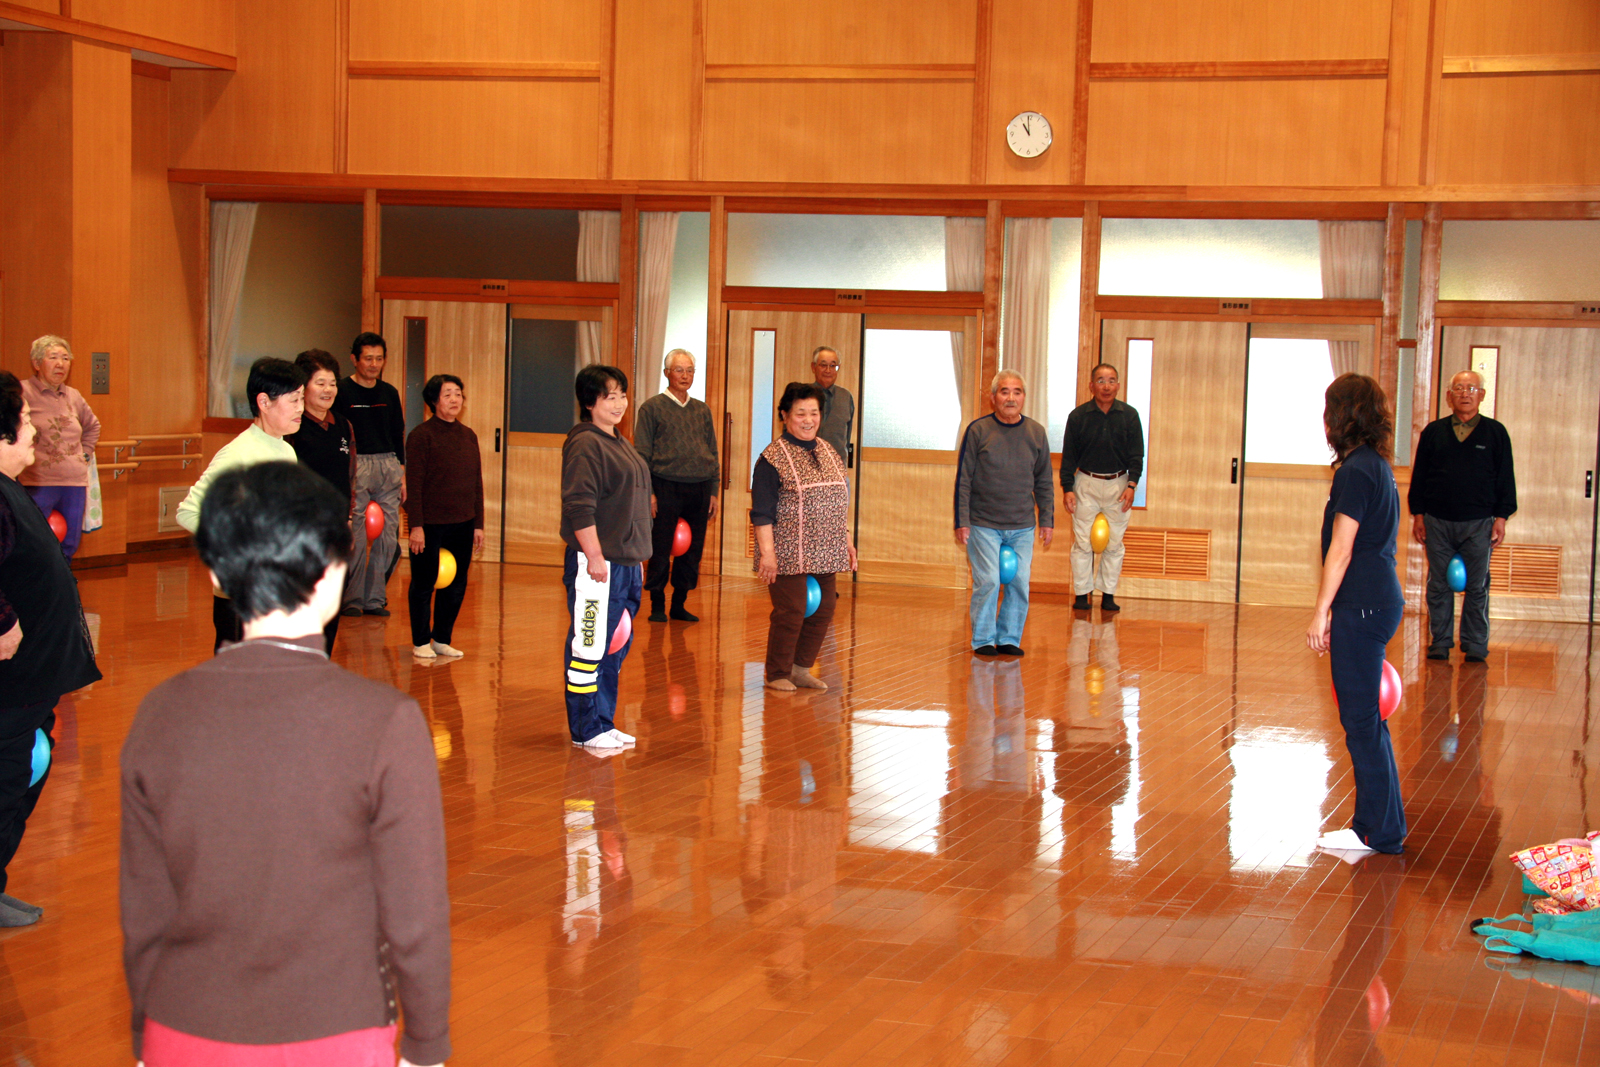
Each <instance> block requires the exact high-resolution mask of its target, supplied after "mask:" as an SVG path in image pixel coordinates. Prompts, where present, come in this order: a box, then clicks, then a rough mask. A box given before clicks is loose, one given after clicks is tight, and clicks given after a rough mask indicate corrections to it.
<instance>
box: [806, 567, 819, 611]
mask: <svg viewBox="0 0 1600 1067" xmlns="http://www.w3.org/2000/svg"><path fill="white" fill-rule="evenodd" d="M821 606H822V586H820V585H818V584H817V580H816V579H815V578H813V577H811V575H809V574H808V575H806V618H808V619H809V618H811V616H813V615H815V614H816V613H817V609H818V608H820V607H821Z"/></svg>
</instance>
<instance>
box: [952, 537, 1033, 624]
mask: <svg viewBox="0 0 1600 1067" xmlns="http://www.w3.org/2000/svg"><path fill="white" fill-rule="evenodd" d="M1033 534H1034V527H1032V526H1029V527H1028V528H1026V529H1023V530H991V529H989V528H988V527H986V526H971V527H968V534H967V562H968V563H969V564H971V565H972V647H973V648H982V647H983V646H984V645H1017V646H1021V644H1022V628H1023V627H1024V626H1026V625H1027V624H1028V572H1029V570H1031V569H1032V567H1033ZM1001 545H1010V546H1011V550H1012V551H1013V552H1015V553H1016V554H1017V576H1016V577H1015V578H1013V579H1011V584H1010V585H1008V586H1006V598H1005V601H1004V602H1003V603H1001V604H1000V612H999V617H998V619H997V618H996V616H995V601H996V600H998V599H999V597H1000V546H1001Z"/></svg>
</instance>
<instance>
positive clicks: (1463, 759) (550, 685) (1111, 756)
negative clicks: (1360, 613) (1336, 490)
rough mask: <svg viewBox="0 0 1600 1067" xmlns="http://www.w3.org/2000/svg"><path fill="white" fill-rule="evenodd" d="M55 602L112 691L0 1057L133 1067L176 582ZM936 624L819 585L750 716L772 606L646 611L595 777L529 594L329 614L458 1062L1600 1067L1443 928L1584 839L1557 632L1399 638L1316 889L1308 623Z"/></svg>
mask: <svg viewBox="0 0 1600 1067" xmlns="http://www.w3.org/2000/svg"><path fill="white" fill-rule="evenodd" d="M80 577H81V588H82V591H83V599H84V603H85V605H86V607H87V609H88V610H89V611H90V612H92V613H94V615H95V616H97V617H98V624H97V625H98V640H99V649H100V665H101V669H102V670H103V671H104V672H105V676H106V677H105V680H104V681H102V682H100V683H98V684H96V685H95V686H93V687H92V688H91V689H89V690H86V691H84V692H83V693H81V694H79V695H78V696H77V697H76V698H75V699H69V700H68V701H67V702H65V703H64V705H63V708H62V711H61V714H60V720H61V725H60V727H59V728H58V733H59V737H60V747H59V748H58V749H57V750H56V751H57V768H56V770H55V772H54V775H53V777H52V779H51V783H50V786H49V788H48V789H47V790H46V792H45V794H44V798H43V800H42V802H41V804H40V807H39V810H38V812H37V813H36V814H35V816H34V818H33V820H32V822H31V823H30V825H29V830H28V836H27V838H26V839H25V840H24V842H23V844H22V849H21V852H20V854H19V855H18V858H17V860H16V861H15V863H14V864H13V867H12V891H13V892H14V893H15V894H16V895H18V896H20V897H22V898H23V899H26V900H30V901H33V902H35V903H38V904H41V905H43V906H44V908H45V909H46V910H45V918H44V920H43V922H41V923H40V924H39V925H38V926H36V927H32V928H29V929H24V930H16V931H7V932H5V933H3V934H0V1063H16V1064H32V1065H39V1067H46V1065H48V1067H57V1065H60V1067H66V1065H73V1067H89V1065H97V1064H116V1065H119V1067H123V1065H126V1064H129V1063H131V1062H132V1061H131V1059H130V1058H129V1056H128V1054H127V1048H128V1046H127V1043H126V1026H127V1018H128V1008H127V998H126V994H125V992H124V988H123V984H122V978H121V963H120V948H121V945H120V937H119V934H118V928H117V920H116V872H117V818H118V816H117V794H116V780H117V753H118V750H119V748H120V746H121V743H122V739H123V736H124V734H125V733H126V731H127V728H128V724H129V721H130V719H131V717H132V715H133V713H134V709H135V708H136V706H137V704H138V701H139V699H140V698H141V697H142V696H143V695H144V693H145V692H146V691H147V690H149V689H150V687H151V686H153V685H154V684H155V683H156V682H158V681H160V680H161V679H163V678H165V677H167V676H169V675H171V674H173V673H175V672H176V671H178V670H180V669H182V668H185V667H187V666H190V665H192V664H194V663H196V662H199V661H200V660H202V659H203V658H205V657H206V656H208V655H209V654H210V643H211V623H210V594H209V589H208V586H207V583H206V580H205V576H204V573H203V571H202V570H201V569H200V568H199V566H198V564H196V563H194V562H193V561H192V560H189V559H175V560H172V561H168V562H159V563H139V564H135V565H131V566H129V567H128V568H127V570H126V573H107V572H95V571H86V572H83V573H82V574H81V576H80ZM403 583H404V570H403V569H402V571H401V573H400V574H399V575H397V577H396V580H395V582H394V584H393V586H392V587H391V594H390V595H391V603H393V604H395V605H396V606H397V607H399V606H401V605H403V603H404V584H403ZM964 601H965V596H964V594H962V593H960V592H957V591H951V590H931V589H913V588H903V587H894V586H885V585H863V586H857V587H855V589H854V590H853V595H852V592H850V591H847V592H846V599H845V600H844V601H843V602H842V603H841V605H840V609H839V613H838V616H837V623H836V627H835V633H834V635H833V637H831V638H830V640H829V643H828V646H827V648H826V649H825V651H824V656H823V659H822V662H821V674H822V677H823V678H824V679H826V681H827V682H828V683H829V685H830V686H832V688H831V689H830V690H829V691H828V692H827V693H824V694H821V695H816V696H807V695H781V694H774V693H770V692H768V691H766V690H765V689H763V688H762V687H761V685H760V681H761V665H760V660H761V655H762V649H763V647H764V642H765V635H766V612H767V602H766V597H765V594H764V592H763V591H762V589H761V588H760V587H759V586H758V585H757V584H756V583H755V582H754V581H752V580H749V579H746V578H742V577H741V578H730V579H726V580H720V581H719V580H717V579H710V580H708V581H707V582H706V583H705V585H704V586H703V587H702V589H701V590H700V591H699V592H698V593H696V594H695V596H694V598H693V599H692V601H691V604H690V606H691V608H693V609H695V610H698V611H699V612H700V613H701V614H702V616H703V617H704V621H702V622H701V623H699V624H697V625H692V626H690V625H684V624H672V625H671V626H662V625H651V624H648V623H644V622H641V623H640V624H639V625H638V627H637V635H638V636H637V637H636V638H635V642H634V647H633V651H632V654H631V656H630V657H629V659H628V662H627V663H626V665H625V667H624V671H623V689H622V710H621V713H620V715H619V725H621V726H623V728H625V729H627V730H629V731H631V732H633V733H635V734H637V735H638V737H639V744H638V747H637V749H636V750H634V751H632V752H630V753H628V754H626V755H623V756H618V757H615V758H612V759H602V758H599V757H596V756H594V755H591V754H589V753H587V752H584V751H581V750H577V749H574V748H573V747H572V746H571V745H570V744H569V743H568V740H567V734H566V724H565V718H564V715H563V711H562V690H561V679H562V674H561V657H560V656H559V654H558V653H559V646H560V643H561V637H562V634H563V632H564V628H565V626H566V617H565V610H564V606H563V602H562V598H561V590H560V585H559V582H558V580H557V576H556V573H555V572H554V571H553V570H550V569H547V568H539V567H515V566H507V567H495V566H482V567H479V568H477V569H476V570H475V571H474V573H473V579H472V585H471V590H470V592H469V594H468V598H467V603H466V609H465V612H464V614H463V617H462V620H461V625H460V626H459V627H458V629H457V631H456V639H455V641H454V643H455V644H456V645H457V646H459V647H461V648H463V649H465V650H466V652H467V658H466V659H465V660H462V661H459V662H454V663H443V662H441V663H439V664H437V665H433V666H423V665H421V664H415V663H413V662H412V660H411V657H410V654H409V641H408V640H407V637H406V634H407V627H406V620H405V618H404V611H403V609H402V610H400V611H397V612H396V614H395V616H394V617H393V618H390V619H387V620H379V619H355V620H345V625H344V628H343V631H342V632H341V634H340V640H339V649H338V650H337V652H336V659H338V660H339V661H340V662H341V663H343V664H344V665H346V666H348V667H350V668H351V669H353V670H355V671H358V672H360V673H362V674H365V675H367V676H369V677H373V678H380V679H383V680H385V681H388V682H391V683H393V684H394V685H396V686H398V687H399V688H401V689H403V690H405V691H407V692H409V693H411V694H413V695H414V696H415V697H416V699H417V700H418V701H419V702H420V703H421V705H422V708H423V711H424V712H425V713H426V714H427V716H428V717H429V719H430V721H431V723H432V726H433V735H434V742H435V747H436V748H437V751H438V754H439V768H440V773H441V775H442V777H443V782H444V791H445V805H446V816H447V824H448V827H449V833H450V864H451V887H452V898H453V921H454V926H455V1002H454V1010H453V1035H454V1040H455V1048H456V1055H455V1056H454V1057H453V1059H452V1060H451V1063H452V1064H454V1065H458V1067H480V1065H491V1064H492V1065H502V1064H505V1065H522V1064H533V1065H544V1064H554V1065H563V1067H564V1065H569V1064H570V1065H574V1067H576V1065H580V1064H581V1065H583V1067H600V1065H632V1064H639V1065H641V1067H644V1065H648V1067H672V1065H685V1067H688V1065H693V1067H709V1065H729V1067H732V1065H739V1064H746V1065H750V1067H776V1065H778V1064H783V1063H792V1064H808V1065H809V1064H816V1065H819V1067H822V1065H826V1067H835V1065H837V1067H844V1065H848V1064H871V1065H901V1064H903V1065H908V1067H909V1065H924V1064H950V1065H956V1064H961V1065H966V1064H981V1065H991V1064H992V1065H1005V1067H1024V1065H1029V1064H1050V1065H1069V1064H1090V1065H1094V1067H1102V1065H1114V1067H1134V1065H1137V1064H1148V1065H1152V1067H1154V1065H1167V1064H1194V1065H1203V1064H1250V1063H1261V1064H1284V1065H1297V1064H1358V1063H1359V1064H1378V1063H1393V1064H1406V1065H1422V1064H1502V1063H1506V1064H1513V1065H1532V1064H1550V1065H1562V1067H1567V1065H1573V1064H1582V1063H1588V1064H1593V1063H1600V1011H1597V1010H1593V1009H1594V1007H1595V1006H1597V1005H1600V997H1597V996H1596V994H1597V993H1600V982H1597V979H1596V977H1595V975H1596V971H1595V970H1594V969H1588V968H1585V967H1583V966H1581V965H1577V964H1551V963H1539V964H1537V965H1532V964H1527V963H1520V964H1519V963H1515V962H1508V961H1505V960H1502V959H1489V958H1488V956H1489V954H1488V953H1485V952H1484V951H1483V950H1482V949H1481V948H1480V947H1479V945H1478V944H1477V943H1476V940H1475V939H1474V938H1473V937H1472V935H1471V933H1470V931H1469V929H1468V926H1469V923H1470V922H1471V920H1472V919H1473V918H1475V917H1477V916H1480V915H1505V914H1508V913H1510V912H1514V911H1517V910H1518V909H1520V908H1521V907H1522V905H1523V897H1522V895H1521V893H1520V879H1519V878H1518V877H1516V876H1514V875H1513V872H1512V870H1511V867H1510V865H1509V864H1508V863H1507V861H1506V859H1505V856H1506V854H1507V853H1509V852H1511V851H1512V850H1514V849H1516V848H1520V847H1522V846H1524V845H1528V844H1534V843H1538V842H1542V841H1546V840H1550V839H1553V838H1557V837H1562V836H1570V835H1574V834H1579V833H1581V832H1582V831H1584V830H1585V829H1587V828H1588V827H1589V826H1590V825H1596V826H1600V820H1596V819H1594V817H1593V816H1594V810H1595V808H1596V807H1597V806H1600V796H1597V783H1596V781H1595V775H1596V773H1597V770H1600V743H1597V742H1596V741H1595V736H1596V730H1595V728H1594V726H1593V725H1592V724H1591V716H1592V711H1591V704H1590V699H1591V697H1590V693H1591V689H1592V687H1593V678H1594V668H1593V666H1592V658H1591V644H1590V636H1589V631H1588V629H1587V628H1584V627H1579V626H1559V625H1545V624H1529V623H1497V624H1496V626H1495V630H1494V642H1493V644H1494V647H1495V652H1494V654H1493V655H1492V656H1491V658H1490V662H1489V664H1488V665H1487V667H1486V668H1485V667H1483V666H1468V665H1463V664H1460V663H1451V664H1448V665H1444V664H1437V663H1429V662H1427V661H1425V660H1424V659H1423V658H1422V654H1421V647H1422V646H1421V641H1420V640H1419V638H1420V637H1421V636H1422V635H1421V630H1420V627H1421V625H1422V623H1421V620H1420V619H1418V618H1417V617H1414V616H1410V617H1407V619H1406V621H1405V624H1404V626H1403V627H1402V630H1401V633H1400V635H1399V636H1398V637H1397V638H1396V640H1395V643H1394V645H1393V646H1392V647H1391V649H1390V658H1391V660H1392V661H1394V662H1395V663H1396V665H1397V666H1399V667H1400V668H1401V671H1402V674H1403V676H1404V677H1405V679H1406V683H1407V688H1406V697H1405V701H1404V703H1403V704H1402V705H1401V708H1400V710H1399V712H1398V713H1397V714H1396V716H1395V718H1394V719H1393V720H1392V724H1393V727H1394V731H1395V738H1396V747H1397V749H1398V750H1399V752H1400V766H1401V773H1402V778H1403V781H1404V786H1405V794H1406V810H1407V813H1408V815H1409V817H1410V820H1411V838H1410V840H1409V841H1408V843H1407V855H1406V856H1404V857H1381V856H1374V857H1372V858H1369V859H1367V860H1366V861H1364V862H1362V863H1360V864H1357V865H1355V866H1347V865H1346V864H1345V863H1343V862H1341V861H1340V860H1338V859H1335V858H1332V857H1330V856H1328V855H1326V854H1316V853H1314V852H1313V850H1312V847H1311V846H1312V842H1313V840H1314V839H1315V837H1316V836H1317V834H1318V833H1319V831H1323V830H1332V829H1337V828H1339V827H1342V826H1344V825H1347V821H1348V818H1349V814H1350V802H1351V795H1350V792H1351V781H1350V771H1349V763H1348V759H1347V757H1346V755H1345V753H1344V751H1343V744H1342V739H1341V735H1340V732H1339V728H1338V721H1337V716H1336V713H1335V710H1334V707H1333V703H1332V698H1331V696H1330V694H1329V688H1328V671H1327V664H1326V661H1319V660H1318V659H1317V657H1315V656H1314V655H1312V654H1310V653H1308V652H1307V651H1306V650H1305V648H1304V645H1303V639H1302V633H1303V630H1304V625H1305V622H1306V612H1304V611H1302V610H1299V609H1293V610H1290V609H1281V608H1252V607H1245V608H1238V609H1235V608H1234V607H1232V606H1222V605H1195V604H1179V603H1167V602H1154V601H1129V602H1127V609H1126V610H1125V611H1124V612H1123V613H1122V614H1121V616H1120V617H1119V618H1117V619H1115V620H1114V621H1109V622H1108V621H1104V620H1102V619H1101V618H1100V617H1099V616H1098V613H1096V615H1095V617H1094V618H1087V619H1086V618H1074V617H1073V614H1072V612H1071V611H1070V609H1069V606H1068V603H1067V602H1066V601H1065V600H1061V599H1057V598H1052V597H1036V598H1035V600H1034V605H1033V610H1032V617H1031V618H1030V620H1029V625H1028V631H1027V635H1026V647H1027V649H1028V656H1027V657H1026V659H1023V660H1020V661H1018V660H1009V661H978V660H975V659H974V658H973V657H971V656H970V655H968V654H967V652H966V651H965V650H966V647H967V640H966V612H965V603H964ZM314 905H315V902H312V901H304V900H286V901H285V902H284V906H285V907H295V908H303V907H312V906H314ZM1591 1025H1593V1026H1594V1027H1595V1029H1590V1028H1589V1027H1590V1026H1591Z"/></svg>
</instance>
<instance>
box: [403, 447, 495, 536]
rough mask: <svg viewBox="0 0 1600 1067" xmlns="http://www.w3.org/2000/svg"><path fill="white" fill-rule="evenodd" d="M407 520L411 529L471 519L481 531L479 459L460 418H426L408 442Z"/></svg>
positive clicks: (475, 527) (481, 482)
mask: <svg viewBox="0 0 1600 1067" xmlns="http://www.w3.org/2000/svg"><path fill="white" fill-rule="evenodd" d="M406 518H408V519H410V520H411V525H413V526H433V525H442V524H445V523H453V522H466V521H467V520H468V519H472V520H473V523H472V526H473V529H476V530H481V529H483V456H482V454H481V453H479V451H478V435H477V434H475V433H473V432H472V431H471V430H469V429H467V428H466V427H465V426H463V425H462V424H461V421H460V420H459V419H458V420H456V421H455V422H445V421H444V420H443V419H429V420H428V421H426V422H424V423H423V424H422V425H421V426H418V427H417V428H416V429H415V430H412V431H411V436H409V437H407V438H406Z"/></svg>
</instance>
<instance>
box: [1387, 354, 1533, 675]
mask: <svg viewBox="0 0 1600 1067" xmlns="http://www.w3.org/2000/svg"><path fill="white" fill-rule="evenodd" d="M1449 400H1450V414H1449V415H1448V416H1447V417H1445V418H1442V419H1436V420H1434V421H1433V422H1430V423H1429V424H1428V425H1427V426H1426V427H1424V428H1423V431H1422V435H1421V436H1420V437H1419V438H1418V439H1417V453H1416V455H1415V456H1414V457H1413V458H1412V463H1411V491H1410V493H1409V494H1408V495H1407V497H1406V503H1407V505H1408V506H1409V508H1410V509H1411V536H1412V537H1414V538H1416V540H1417V543H1418V544H1419V545H1424V546H1426V548H1427V551H1428V627H1429V629H1430V630H1431V631H1432V634H1431V636H1430V639H1429V641H1428V658H1429V659H1449V658H1450V649H1451V648H1452V647H1453V646H1454V644H1455V642H1454V640H1453V638H1454V636H1455V604H1456V598H1455V594H1454V593H1452V592H1451V591H1450V584H1449V578H1448V577H1447V574H1446V572H1447V571H1448V570H1449V569H1450V559H1451V557H1453V556H1457V555H1459V556H1460V557H1461V562H1462V563H1464V564H1466V567H1467V596H1466V601H1465V603H1463V604H1462V605H1461V651H1462V654H1463V655H1464V657H1465V658H1466V661H1467V662H1468V663H1482V662H1483V661H1484V659H1485V658H1486V657H1487V656H1488V655H1489V553H1490V552H1492V551H1493V550H1494V548H1495V546H1496V545H1498V544H1499V543H1500V542H1501V541H1504V540H1505V538H1506V520H1507V519H1509V518H1510V517H1511V516H1512V514H1513V513H1514V512H1515V511H1516V510H1517V475H1516V471H1515V470H1514V469H1513V467H1512V462H1511V436H1510V435H1509V434H1508V433H1506V428H1505V425H1504V424H1502V423H1499V422H1496V421H1495V420H1494V419H1491V418H1490V417H1489V416H1487V415H1484V414H1482V413H1481V412H1480V411H1479V410H1478V407H1479V405H1480V404H1482V403H1483V378H1482V377H1481V376H1479V375H1478V373H1477V372H1476V371H1470V370H1469V371H1462V372H1461V373H1460V374H1458V375H1456V376H1455V377H1454V378H1452V379H1450V392H1449Z"/></svg>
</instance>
